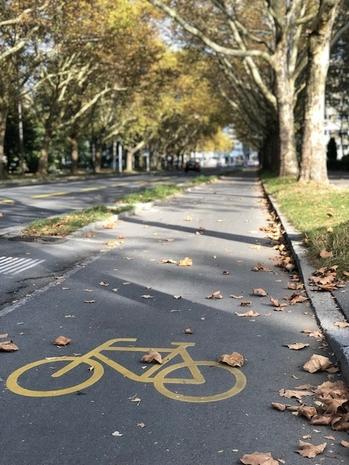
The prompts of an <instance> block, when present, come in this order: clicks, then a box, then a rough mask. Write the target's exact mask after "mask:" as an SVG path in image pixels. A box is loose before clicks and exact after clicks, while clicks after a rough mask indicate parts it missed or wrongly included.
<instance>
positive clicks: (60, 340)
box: [52, 336, 71, 347]
mask: <svg viewBox="0 0 349 465" xmlns="http://www.w3.org/2000/svg"><path fill="white" fill-rule="evenodd" d="M70 343H71V339H70V338H69V337H66V336H58V337H56V339H55V340H54V341H52V344H54V345H55V346H60V347H64V346H67V345H68V344H70Z"/></svg>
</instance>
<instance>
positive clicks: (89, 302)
mask: <svg viewBox="0 0 349 465" xmlns="http://www.w3.org/2000/svg"><path fill="white" fill-rule="evenodd" d="M95 302H96V301H95V300H93V299H92V300H84V303H85V304H94V303H95Z"/></svg>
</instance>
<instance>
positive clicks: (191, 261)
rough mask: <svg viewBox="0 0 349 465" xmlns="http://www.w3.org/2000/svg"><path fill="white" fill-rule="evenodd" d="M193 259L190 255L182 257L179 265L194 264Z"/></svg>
mask: <svg viewBox="0 0 349 465" xmlns="http://www.w3.org/2000/svg"><path fill="white" fill-rule="evenodd" d="M192 264H193V260H192V259H191V258H189V257H185V258H182V259H181V260H179V262H178V266H192Z"/></svg>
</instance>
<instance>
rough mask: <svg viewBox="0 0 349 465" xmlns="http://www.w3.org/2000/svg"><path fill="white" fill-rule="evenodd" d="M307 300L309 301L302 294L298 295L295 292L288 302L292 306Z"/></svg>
mask: <svg viewBox="0 0 349 465" xmlns="http://www.w3.org/2000/svg"><path fill="white" fill-rule="evenodd" d="M307 300H309V299H308V297H305V296H304V295H302V294H298V293H297V292H295V293H294V294H292V295H291V296H290V297H289V298H288V301H289V302H290V304H291V305H296V304H301V303H303V302H306V301H307Z"/></svg>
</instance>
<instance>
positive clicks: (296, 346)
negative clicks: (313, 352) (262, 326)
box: [286, 342, 309, 350]
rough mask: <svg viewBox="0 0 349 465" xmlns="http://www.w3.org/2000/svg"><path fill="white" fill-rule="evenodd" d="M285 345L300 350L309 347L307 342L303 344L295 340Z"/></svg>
mask: <svg viewBox="0 0 349 465" xmlns="http://www.w3.org/2000/svg"><path fill="white" fill-rule="evenodd" d="M286 347H288V348H289V349H291V350H302V349H305V347H309V344H304V343H303V342H295V343H294V344H286Z"/></svg>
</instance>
